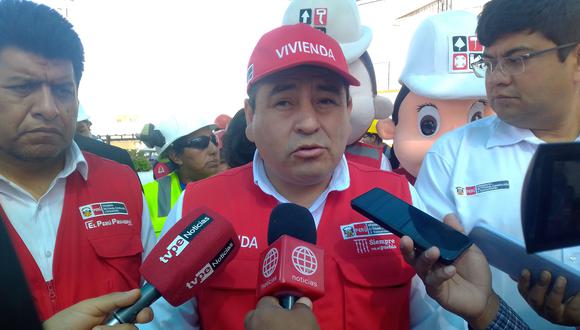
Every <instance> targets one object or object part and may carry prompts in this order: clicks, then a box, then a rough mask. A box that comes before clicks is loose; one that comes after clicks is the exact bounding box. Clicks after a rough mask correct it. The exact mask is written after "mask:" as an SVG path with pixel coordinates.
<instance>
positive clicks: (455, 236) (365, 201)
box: [351, 188, 472, 264]
mask: <svg viewBox="0 0 580 330" xmlns="http://www.w3.org/2000/svg"><path fill="white" fill-rule="evenodd" d="M351 206H352V208H353V209H354V210H355V211H357V212H359V213H361V214H362V215H364V216H366V217H367V218H369V220H371V221H373V222H375V223H377V224H378V225H379V226H381V227H383V228H385V229H387V230H389V231H391V232H392V233H393V234H395V235H397V236H399V237H402V236H404V235H406V236H409V237H410V238H411V239H412V240H413V242H414V243H415V246H416V247H417V248H419V249H422V250H426V249H428V248H430V247H432V246H437V247H438V248H439V250H440V252H441V255H440V257H439V259H440V260H441V261H442V262H443V263H446V264H450V263H452V262H453V261H455V259H457V258H458V257H459V256H460V255H461V254H462V253H463V252H464V251H465V250H467V248H469V246H471V244H472V243H471V240H470V239H469V237H467V236H465V235H463V234H462V233H460V232H458V231H457V230H455V229H453V228H451V227H449V226H448V225H446V224H444V223H443V222H441V221H439V220H437V219H435V218H433V217H432V216H430V215H429V214H427V213H425V212H423V211H421V210H419V209H417V208H416V207H414V206H412V205H409V204H407V203H406V202H405V201H403V200H401V199H399V198H397V197H396V196H394V195H392V194H390V193H388V192H386V191H384V190H382V189H380V188H374V189H372V190H370V191H368V192H366V193H364V194H362V195H360V196H358V197H357V198H355V199H353V200H352V201H351Z"/></svg>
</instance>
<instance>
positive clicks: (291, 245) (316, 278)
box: [256, 203, 324, 309]
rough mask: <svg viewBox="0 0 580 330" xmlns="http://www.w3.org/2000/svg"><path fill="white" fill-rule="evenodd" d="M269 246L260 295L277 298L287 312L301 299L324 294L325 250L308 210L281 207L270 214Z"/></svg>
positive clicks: (261, 271)
mask: <svg viewBox="0 0 580 330" xmlns="http://www.w3.org/2000/svg"><path fill="white" fill-rule="evenodd" d="M268 244H269V245H270V246H269V247H268V248H267V249H266V250H264V251H263V252H262V254H261V256H260V263H259V271H258V287H257V291H256V293H257V295H258V297H259V298H261V297H264V296H274V297H277V298H278V299H279V300H280V304H281V305H282V307H284V308H285V309H292V306H293V305H294V303H295V302H296V300H297V299H298V298H300V297H303V296H305V297H308V298H310V299H312V300H315V299H317V298H320V297H321V296H323V295H324V251H323V250H322V249H320V248H318V247H317V246H316V245H315V244H316V226H315V224H314V219H313V218H312V214H310V211H308V209H306V208H304V207H302V206H299V205H296V204H291V203H283V204H279V205H277V206H276V207H275V208H274V209H273V210H272V213H271V215H270V223H269V225H268Z"/></svg>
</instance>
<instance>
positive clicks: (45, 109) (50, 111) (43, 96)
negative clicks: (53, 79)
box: [32, 84, 61, 120]
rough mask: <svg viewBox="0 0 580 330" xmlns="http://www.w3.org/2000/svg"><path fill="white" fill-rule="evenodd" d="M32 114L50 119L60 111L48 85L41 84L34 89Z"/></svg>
mask: <svg viewBox="0 0 580 330" xmlns="http://www.w3.org/2000/svg"><path fill="white" fill-rule="evenodd" d="M35 96H36V99H35V100H34V105H33V107H32V114H33V115H34V116H40V117H42V118H44V119H45V120H52V119H54V118H55V117H56V116H58V114H59V112H60V111H61V110H60V109H59V107H58V104H57V102H56V100H55V98H54V95H53V93H52V89H51V88H50V86H49V85H46V84H42V85H41V86H40V87H39V88H38V90H37V91H36V95H35Z"/></svg>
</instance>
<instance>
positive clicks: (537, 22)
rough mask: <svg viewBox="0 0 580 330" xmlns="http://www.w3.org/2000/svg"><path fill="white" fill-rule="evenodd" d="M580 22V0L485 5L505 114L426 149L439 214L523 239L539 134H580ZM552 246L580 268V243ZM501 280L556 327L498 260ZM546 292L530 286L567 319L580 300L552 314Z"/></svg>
mask: <svg viewBox="0 0 580 330" xmlns="http://www.w3.org/2000/svg"><path fill="white" fill-rule="evenodd" d="M578 22H580V2H578V1H567V0H537V1H526V0H492V1H490V2H489V3H487V4H486V5H485V7H484V10H483V12H482V14H481V16H480V19H479V23H478V27H477V35H478V38H479V40H480V42H481V43H482V44H483V45H484V46H485V47H486V49H485V52H484V54H483V60H481V61H480V62H478V63H475V65H474V71H475V73H476V74H477V75H478V76H480V77H484V78H485V83H486V89H487V96H488V98H489V101H490V103H491V106H492V108H493V110H495V112H496V113H497V117H490V118H485V119H483V120H480V121H477V122H475V123H472V124H470V125H468V126H466V127H462V128H460V129H458V130H455V131H453V132H450V133H449V134H447V135H445V136H444V137H442V138H441V139H440V140H439V141H438V142H437V143H436V144H435V145H434V146H433V148H432V149H431V150H430V151H429V152H428V154H427V156H426V157H425V160H424V162H423V166H422V168H421V170H420V172H419V177H418V179H417V182H416V185H415V187H416V188H417V191H418V192H419V195H420V196H421V198H422V199H423V201H424V202H425V204H426V205H427V209H428V211H429V212H430V213H431V214H433V215H435V216H437V217H440V218H442V217H443V216H444V215H446V214H448V213H455V214H456V215H457V216H458V217H459V218H460V220H461V222H462V225H463V226H464V227H465V230H466V231H467V232H469V231H471V229H472V228H473V227H474V226H475V225H477V224H479V223H487V224H488V225H491V226H492V227H494V228H495V229H497V230H498V231H499V232H501V233H503V234H506V235H508V236H511V237H514V238H516V239H520V240H522V241H523V234H522V226H521V214H520V200H521V193H522V184H523V180H524V176H525V173H526V170H527V167H528V164H529V163H530V160H531V158H532V156H533V154H534V152H535V150H536V149H537V146H538V144H540V143H545V142H564V141H577V142H578V141H580V137H579V135H580V44H579V42H580V29H578ZM546 254H547V255H550V256H552V257H554V258H556V259H557V260H559V261H561V262H562V263H565V264H568V265H570V266H572V267H575V268H578V269H580V248H579V247H574V248H567V249H561V250H557V251H550V252H547V253H546ZM535 275H536V276H538V275H539V274H535ZM493 285H494V289H495V291H496V292H498V294H500V295H501V296H503V297H505V298H506V300H507V302H508V304H509V305H511V306H512V307H513V308H514V309H515V310H516V312H518V314H519V315H520V316H522V317H523V319H524V320H525V321H526V322H527V323H528V324H529V325H530V326H531V328H534V329H553V328H558V327H557V326H556V325H554V324H551V323H550V322H547V321H546V320H544V319H542V318H540V317H539V316H538V315H536V312H534V310H532V308H530V306H528V305H527V304H526V301H525V300H524V299H522V297H520V295H519V294H518V291H517V284H516V282H514V281H513V280H511V279H510V278H509V277H508V276H507V275H505V274H503V273H501V272H499V271H497V270H494V279H493ZM538 292H543V293H545V292H546V287H545V286H544V287H543V290H541V291H540V290H538V288H536V289H535V290H533V293H532V291H531V290H528V288H524V287H522V294H523V295H524V296H525V297H527V301H528V303H529V304H530V305H531V306H532V307H533V308H534V309H535V310H536V311H537V312H538V313H540V314H541V315H542V316H544V317H546V318H548V319H549V320H551V321H552V322H555V323H560V324H568V323H569V322H567V321H566V320H565V319H564V317H563V315H564V314H565V311H566V309H567V308H573V306H570V304H566V303H564V302H558V304H557V305H556V306H555V310H556V311H555V312H553V313H550V315H548V313H547V311H548V310H551V308H552V307H554V306H547V305H545V301H547V299H545V298H544V296H543V295H540V294H538ZM576 301H577V302H580V300H579V299H576ZM577 302H576V305H577V304H578V303H577ZM571 304H572V303H571Z"/></svg>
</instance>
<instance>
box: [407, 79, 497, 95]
mask: <svg viewBox="0 0 580 330" xmlns="http://www.w3.org/2000/svg"><path fill="white" fill-rule="evenodd" d="M472 75H473V74H472ZM401 83H402V84H404V85H405V86H407V87H408V88H409V90H411V92H413V93H415V94H418V95H421V96H424V97H427V98H431V99H436V100H461V99H475V98H485V97H486V92H485V80H484V79H481V78H477V77H475V76H470V75H469V74H457V75H456V76H451V77H449V75H446V76H445V77H441V76H433V75H429V76H424V75H408V76H407V77H405V79H401Z"/></svg>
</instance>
